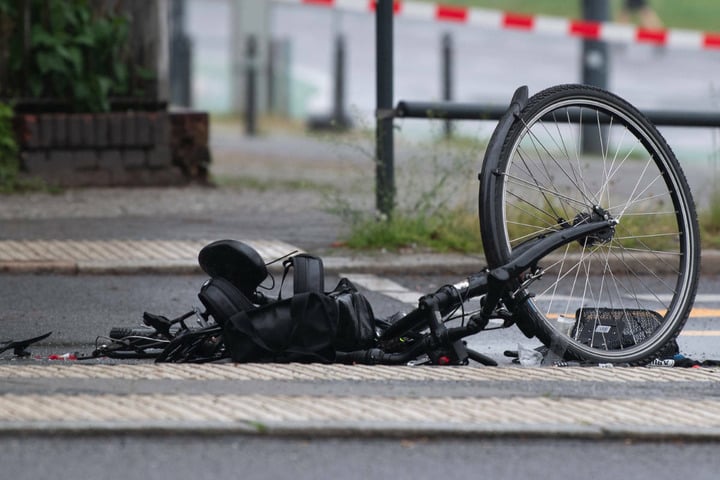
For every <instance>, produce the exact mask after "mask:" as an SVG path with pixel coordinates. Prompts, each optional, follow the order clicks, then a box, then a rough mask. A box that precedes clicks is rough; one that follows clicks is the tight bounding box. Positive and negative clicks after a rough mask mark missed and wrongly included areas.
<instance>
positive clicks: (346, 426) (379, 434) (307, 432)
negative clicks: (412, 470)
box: [0, 421, 720, 441]
mask: <svg viewBox="0 0 720 480" xmlns="http://www.w3.org/2000/svg"><path fill="white" fill-rule="evenodd" d="M109 433H112V434H116V435H117V434H125V435H137V434H142V435H147V436H164V435H205V436H216V435H247V436H272V437H303V438H307V437H313V438H408V437H409V438H414V437H441V438H518V437H521V438H538V439H542V438H552V439H586V440H612V439H623V440H646V441H694V440H695V441H714V440H720V429H719V428H706V429H702V430H700V429H697V428H685V427H663V426H658V427H647V426H642V427H628V426H612V425H611V426H602V427H601V426H597V425H580V424H575V425H561V424H547V425H523V424H495V425H493V424H486V425H458V424H451V423H447V424H437V423H434V424H424V423H422V422H419V423H418V424H416V425H413V426H409V425H407V424H404V423H395V422H347V423H344V422H337V423H333V424H332V425H327V424H324V423H322V422H317V423H315V422H298V423H293V424H290V423H282V422H269V423H252V422H249V423H246V422H233V423H224V422H186V421H183V422H175V421H164V422H147V421H145V422H128V423H123V424H117V423H112V422H73V423H66V422H12V423H5V424H0V436H16V435H42V436H43V437H52V436H63V437H65V436H87V435H107V434H109Z"/></svg>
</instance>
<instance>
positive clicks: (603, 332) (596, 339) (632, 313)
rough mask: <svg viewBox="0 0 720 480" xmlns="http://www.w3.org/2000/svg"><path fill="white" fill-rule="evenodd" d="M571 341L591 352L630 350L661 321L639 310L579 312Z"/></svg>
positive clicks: (580, 309) (651, 313)
mask: <svg viewBox="0 0 720 480" xmlns="http://www.w3.org/2000/svg"><path fill="white" fill-rule="evenodd" d="M575 318H576V319H577V323H576V325H575V329H574V331H573V332H572V335H573V337H574V338H577V340H578V341H580V342H581V343H584V344H585V345H588V346H590V347H592V348H601V349H605V350H619V349H621V348H628V347H633V346H635V345H637V344H639V343H640V342H642V341H643V340H645V339H646V338H647V337H649V336H650V335H652V334H653V332H654V331H655V330H656V329H657V328H658V327H659V326H660V324H661V323H662V321H663V317H662V316H661V315H660V314H659V313H658V312H654V311H652V310H645V309H639V308H606V307H602V308H579V309H578V310H577V312H575Z"/></svg>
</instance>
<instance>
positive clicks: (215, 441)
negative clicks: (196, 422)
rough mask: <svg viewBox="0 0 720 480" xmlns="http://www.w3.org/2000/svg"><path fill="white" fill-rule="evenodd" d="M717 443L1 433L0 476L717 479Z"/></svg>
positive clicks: (719, 461) (149, 479)
mask: <svg viewBox="0 0 720 480" xmlns="http://www.w3.org/2000/svg"><path fill="white" fill-rule="evenodd" d="M717 447H718V446H717V444H714V443H708V444H695V443H681V442H671V443H656V442H640V443H632V442H623V441H607V442H589V441H580V440H560V441H557V440H547V439H543V440H533V439H522V438H518V439H505V440H493V439H485V440H478V439H472V438H467V439H454V440H447V439H428V438H403V439H372V440H370V439H366V438H356V439H332V438H331V439H322V438H313V439H309V438H307V439H306V438H262V437H243V436H240V437H238V436H220V437H204V436H194V437H175V438H162V441H159V439H158V438H154V437H146V436H145V437H137V436H123V437H107V436H93V437H80V438H71V439H68V438H63V437H45V438H32V437H31V438H27V437H26V438H7V437H5V438H0V462H2V465H3V476H4V477H5V478H17V479H24V478H102V479H106V480H113V479H127V478H143V479H147V480H153V479H163V480H164V479H167V478H174V479H178V480H180V479H186V478H187V479H190V478H193V479H197V478H205V479H209V478H243V479H247V480H251V479H272V480H277V479H293V480H304V479H308V480H309V479H313V480H314V479H319V478H323V479H332V478H337V479H340V478H342V479H347V480H354V479H363V480H367V479H369V478H383V479H386V478H392V479H398V480H401V479H418V478H491V479H502V478H508V479H510V478H512V479H532V480H544V479H548V480H557V479H563V478H568V479H570V478H573V479H574V478H578V477H586V478H592V479H594V480H605V479H607V480H615V479H618V478H634V479H653V480H677V479H679V478H688V479H693V480H714V479H716V478H717V469H718V467H719V466H720V459H718V456H717ZM76 459H82V461H77V460H76Z"/></svg>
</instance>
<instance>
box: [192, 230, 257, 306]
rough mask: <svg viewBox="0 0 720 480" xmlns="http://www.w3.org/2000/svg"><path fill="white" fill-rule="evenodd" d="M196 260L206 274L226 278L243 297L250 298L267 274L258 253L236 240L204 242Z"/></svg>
mask: <svg viewBox="0 0 720 480" xmlns="http://www.w3.org/2000/svg"><path fill="white" fill-rule="evenodd" d="M198 263H199V264H200V268H202V269H203V271H204V272H205V273H207V274H208V275H210V277H212V278H223V279H225V280H227V281H228V282H230V283H231V284H233V285H234V286H235V287H237V289H238V290H240V291H241V292H242V293H243V294H244V295H245V296H246V297H252V294H253V292H254V291H255V289H256V288H257V287H258V285H260V283H261V282H262V281H263V280H265V278H266V277H267V275H268V271H267V267H266V266H265V262H263V259H262V258H261V257H260V254H259V253H258V252H257V251H256V250H255V249H254V248H253V247H251V246H250V245H247V244H246V243H243V242H239V241H237V240H218V241H216V242H212V243H210V244H209V245H206V246H205V247H203V248H202V249H201V250H200V253H199V254H198Z"/></svg>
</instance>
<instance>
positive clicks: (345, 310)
mask: <svg viewBox="0 0 720 480" xmlns="http://www.w3.org/2000/svg"><path fill="white" fill-rule="evenodd" d="M329 296H330V297H331V298H334V299H335V301H336V302H337V305H338V327H337V335H336V337H335V341H334V342H333V344H334V346H335V348H336V349H337V350H338V351H340V352H352V351H355V350H364V349H366V348H370V347H372V346H374V344H375V338H376V334H375V315H373V311H372V306H371V305H370V302H368V300H367V298H365V296H364V295H363V294H361V293H360V292H358V290H357V288H355V285H353V284H352V283H351V282H350V280H348V279H347V278H342V279H340V282H339V283H338V284H337V286H336V287H335V290H333V291H332V292H330V293H329Z"/></svg>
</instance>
